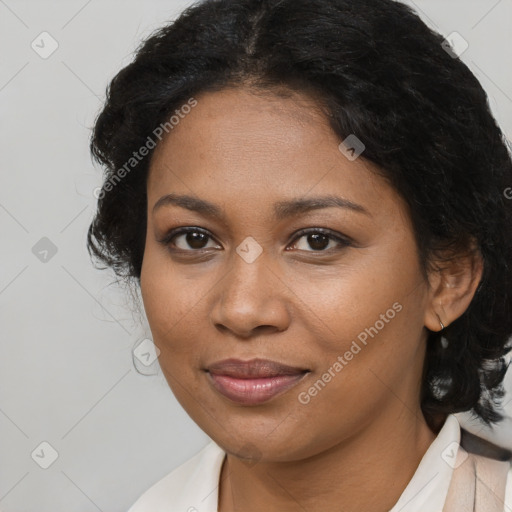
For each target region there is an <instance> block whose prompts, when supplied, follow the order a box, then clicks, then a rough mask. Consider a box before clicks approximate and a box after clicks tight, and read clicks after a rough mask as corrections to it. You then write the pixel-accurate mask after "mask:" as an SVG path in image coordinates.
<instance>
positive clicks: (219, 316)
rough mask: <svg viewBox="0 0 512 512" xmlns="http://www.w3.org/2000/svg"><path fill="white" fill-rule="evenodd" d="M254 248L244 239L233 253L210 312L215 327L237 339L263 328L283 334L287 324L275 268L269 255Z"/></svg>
mask: <svg viewBox="0 0 512 512" xmlns="http://www.w3.org/2000/svg"><path fill="white" fill-rule="evenodd" d="M249 238H250V237H249ZM256 244H257V243H256V242H255V240H254V239H253V240H248V239H245V240H244V241H243V242H242V243H241V244H240V245H239V246H238V247H237V248H236V252H235V251H233V253H232V255H231V259H230V262H229V264H230V269H229V272H228V273H227V275H226V276H225V277H224V279H222V280H221V281H220V282H219V285H218V286H220V290H219V294H218V296H217V298H216V301H215V304H214V307H213V310H212V320H213V322H214V323H215V324H217V325H223V326H224V327H226V328H228V329H230V330H232V331H233V332H235V333H237V334H239V335H248V334H249V333H250V332H251V331H252V330H253V329H255V328H257V327H259V326H263V325H265V326H274V327H276V328H277V329H278V330H283V329H284V328H285V326H286V324H287V322H288V320H289V314H288V310H287V303H286V302H287V301H286V294H285V293H284V291H283V288H282V284H281V283H280V280H279V278H278V277H277V275H276V274H277V271H276V270H274V269H273V267H274V268H275V265H273V262H272V261H271V256H270V255H269V253H268V252H265V251H263V248H262V247H261V246H259V244H257V245H258V246H257V245H256Z"/></svg>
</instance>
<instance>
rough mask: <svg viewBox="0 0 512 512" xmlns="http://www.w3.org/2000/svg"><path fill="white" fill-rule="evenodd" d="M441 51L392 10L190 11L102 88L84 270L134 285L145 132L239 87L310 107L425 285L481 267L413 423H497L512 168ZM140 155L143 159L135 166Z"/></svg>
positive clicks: (379, 0)
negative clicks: (397, 230) (352, 155)
mask: <svg viewBox="0 0 512 512" xmlns="http://www.w3.org/2000/svg"><path fill="white" fill-rule="evenodd" d="M443 41H444V38H443V37H442V36H441V35H439V34H437V33H436V32H434V31H432V30H430V29H429V28H428V27H427V26H426V25H425V24H424V23H423V22H422V21H421V19H420V18H419V17H418V16H417V15H416V14H415V13H414V11H413V10H412V9H410V8H409V7H407V6H405V5H403V4H401V3H399V2H396V1H393V0H360V1H358V2H353V1H352V0H236V1H233V0H206V1H202V2H198V3H196V4H194V5H192V6H191V7H189V8H187V9H186V10H185V11H183V13H182V14H181V15H180V16H179V17H178V18H177V19H176V20H175V21H174V22H172V23H169V24H168V25H166V26H164V27H163V28H161V29H159V30H158V31H156V32H155V33H154V34H153V35H151V36H150V37H149V38H148V39H147V40H146V41H144V42H143V43H142V44H141V46H140V47H139V49H138V50H137V52H136V55H135V58H134V60H133V62H132V63H130V64H129V65H128V66H126V67H125V68H124V69H122V70H121V71H120V72H119V73H118V74H117V75H116V76H115V77H114V78H113V79H112V81H111V83H110V85H109V86H108V88H107V99H106V103H105V105H104V107H103V110H102V111H101V112H100V114H99V116H98V118H97V120H96V123H95V126H94V128H93V133H92V138H91V151H92V154H93V156H94V158H95V159H96V161H98V162H99V163H101V164H102V165H103V166H104V169H105V177H104V183H103V187H102V190H101V192H100V195H99V201H98V210H97V212H96V216H95V218H94V219H93V222H92V223H91V225H90V227H89V231H88V237H87V247H88V250H89V253H90V255H91V256H93V257H94V259H95V260H97V261H99V262H101V263H103V264H106V265H107V266H109V267H111V268H112V269H113V270H114V271H115V273H116V274H117V276H118V277H122V278H123V280H132V282H135V283H137V282H138V284H139V285H140V272H141V264H142V259H143V255H144V243H145V236H146V221H147V219H146V207H147V204H146V203H147V199H146V178H147V174H148V169H149V166H150V161H151V155H152V154H153V151H152V148H153V147H154V146H155V144H156V143H157V142H158V141H155V139H156V138H157V137H156V135H157V134H159V133H160V132H158V127H159V126H161V125H162V124H163V123H166V122H167V125H169V122H168V120H169V116H170V115H172V113H173V112H176V113H179V112H180V110H177V109H180V107H182V106H183V105H186V104H187V102H190V99H191V98H193V95H198V94H200V93H204V92H207V91H218V90H221V89H223V88H226V87H238V86H242V85H249V86H250V87H252V88H253V90H255V91H262V92H264V93H265V92H274V93H276V94H283V91H287V90H296V91H301V92H303V93H308V94H311V95H313V96H314V98H315V99H316V102H317V104H318V105H319V106H321V108H322V109H323V111H324V112H325V115H326V118H327V119H328V120H329V123H330V125H331V126H332V129H333V130H334V131H335V132H336V134H337V135H339V137H340V138H341V139H342V140H343V139H344V138H346V137H347V136H348V135H350V134H356V135H357V137H358V138H359V139H361V140H362V141H363V142H364V144H365V146H366V149H365V152H364V155H363V157H364V158H366V159H367V160H368V161H371V162H373V163H374V164H376V165H377V166H378V169H379V170H378V171H376V172H379V173H381V174H382V176H384V177H385V178H386V179H387V180H388V181H389V183H391V185H392V186H393V187H394V188H395V189H396V190H397V192H398V193H399V194H400V195H401V196H402V197H403V198H404V200H405V201H406V202H407V204H408V207H409V209H410V215H411V219H412V222H413V226H414V231H415V237H416V242H417V246H418V253H419V255H420V260H421V264H422V269H423V271H424V275H425V276H427V271H431V270H433V269H434V266H433V262H434V261H439V258H440V257H441V256H443V257H444V258H449V257H450V254H452V256H453V255H457V254H460V253H461V251H467V250H476V251H480V254H481V255H482V258H483V262H484V270H483V276H482V280H481V282H480V284H479V287H478V290H477V292H476V294H475V297H474V298H473V300H472V302H471V304H470V306H469V308H468V309H467V310H466V311H465V313H464V314H463V315H462V316H460V317H459V318H458V319H456V320H455V321H454V322H453V323H452V324H451V325H449V326H448V327H447V328H445V329H444V330H443V331H442V336H443V337H444V338H445V339H446V340H447V341H448V346H447V348H443V343H442V342H444V340H442V337H441V333H438V332H430V331H429V339H428V344H427V353H426V358H425V366H424V373H423V387H422V397H421V407H422V411H423V414H424V415H425V418H426V420H427V422H428V423H429V425H430V426H431V427H432V426H433V425H435V422H434V418H436V417H438V416H439V415H444V414H450V413H456V412H462V411H471V413H472V414H473V415H474V416H476V417H480V418H481V419H482V420H483V421H484V422H485V423H486V424H487V425H490V424H491V423H497V422H499V421H500V420H502V419H503V416H502V415H501V414H500V413H499V411H498V406H499V404H500V402H501V399H502V398H503V395H504V389H503V385H502V381H503V378H504V375H505V372H506V370H507V363H506V358H505V356H506V354H507V353H508V352H509V350H510V346H509V345H508V344H507V340H508V339H509V337H510V336H511V334H512V314H511V312H512V295H511V293H512V268H511V265H510V262H511V261H512V200H510V199H507V197H506V196H507V194H506V191H507V190H510V188H509V187H511V186H512V162H511V156H510V153H509V150H508V147H507V144H506V140H505V137H504V136H503V133H502V131H501V130H500V128H499V127H498V126H497V123H496V121H495V119H494V118H493V116H492V114H491V112H490V108H489V105H488V101H487V96H486V94H485V92H484V90H483V89H482V87H481V85H480V84H479V82H478V80H477V79H476V78H475V76H474V75H473V74H472V73H471V71H470V70H469V69H468V68H467V66H466V65H465V64H463V63H462V62H461V61H460V60H459V59H458V58H456V56H455V55H454V54H453V52H452V53H450V52H448V51H447V49H446V47H445V45H442V43H443ZM160 131H162V130H160ZM166 131H168V126H167V128H166ZM158 138H159V139H160V137H158ZM150 141H151V142H152V144H151V145H150ZM143 147H146V148H150V149H149V151H147V153H148V154H147V156H146V157H145V158H137V159H136V160H134V155H138V150H139V149H141V148H143ZM140 153H141V154H143V153H145V152H143V151H142V149H141V151H140ZM127 162H131V163H130V166H131V168H130V169H127V165H126V164H127ZM123 169H124V172H122V171H123ZM436 258H437V259H436ZM99 268H105V267H99ZM435 268H436V269H438V268H439V267H435Z"/></svg>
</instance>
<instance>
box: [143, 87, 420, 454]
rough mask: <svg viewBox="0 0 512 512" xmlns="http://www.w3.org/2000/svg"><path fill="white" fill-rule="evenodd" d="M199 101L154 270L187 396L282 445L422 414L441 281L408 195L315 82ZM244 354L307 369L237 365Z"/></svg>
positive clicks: (179, 383) (163, 337)
mask: <svg viewBox="0 0 512 512" xmlns="http://www.w3.org/2000/svg"><path fill="white" fill-rule="evenodd" d="M196 99H197V102H198V103H197V105H196V106H195V107H194V108H192V109H191V111H190V113H188V114H187V115H184V116H183V118H182V119H181V120H180V121H179V123H178V124H177V125H176V126H175V127H174V128H173V129H172V131H171V132H170V133H169V135H168V136H167V138H165V139H163V141H162V142H161V143H160V145H159V146H158V147H157V148H156V150H155V153H154V155H153V159H152V162H151V168H150V174H149V177H148V184H147V194H148V224H147V238H146V246H145V253H144V261H143V266H142V273H141V290H142V296H143V300H144V306H145V310H146V313H147V316H148V320H149V324H150V327H151V331H152V334H153V339H154V343H155V345H156V346H157V347H158V348H159V349H160V352H161V353H160V357H159V362H160V366H161V368H162V371H163V372H164V374H165V377H166V379H167V381H168V383H169V385H170V387H171V388H172V390H173V392H174V394H175V396H176V397H177V399H178V400H179V402H180V403H181V405H182V406H183V407H184V408H185V410H186V411H187V412H188V414H189V415H190V416H191V417H192V419H193V420H194V421H195V422H196V423H197V424H198V425H199V426H200V427H201V428H202V429H203V430H204V431H205V432H206V433H207V434H208V435H209V436H210V437H211V438H212V439H214V440H215V441H216V442H217V443H218V444H219V445H220V446H222V447H223V448H224V449H225V450H226V451H228V452H230V453H234V454H238V455H240V456H247V457H251V456H252V457H259V458H261V459H262V460H275V461H286V460H298V459H300V458H303V457H307V456H312V455H315V454H317V453H320V452H321V451H323V450H327V449H329V448H330V447H332V446H334V445H335V444H338V443H340V442H343V441H345V440H348V439H349V438H350V437H352V436H355V435H357V433H358V432H359V431H361V430H362V429H365V428H369V427H370V426H371V425H372V424H375V425H376V426H377V425H378V424H380V426H381V427H382V426H383V425H387V427H389V426H390V425H392V424H393V422H394V421H396V420H397V419H398V418H401V417H403V416H404V415H410V414H415V415H416V416H418V417H419V416H421V412H420V408H419V396H420V386H421V373H422V365H423V360H424V355H425V342H426V338H427V331H426V329H425V316H426V311H427V309H428V306H429V288H428V286H427V283H426V282H425V281H424V279H423V277H422V273H421V269H420V265H419V260H418V255H417V250H416V244H415V240H414V235H413V230H412V225H411V222H410V218H409V215H408V211H407V208H406V207H405V203H404V201H403V200H402V199H401V198H400V197H399V195H398V194H397V193H396V192H395V191H394V190H393V189H392V188H391V187H390V186H389V185H388V184H387V183H386V182H385V181H384V179H382V178H381V177H379V176H377V175H376V174H374V173H373V172H372V171H371V164H369V163H368V162H366V161H364V160H363V159H362V158H356V159H355V160H352V159H349V158H347V156H346V154H348V155H349V156H351V158H353V157H352V155H351V153H350V152H348V153H345V154H344V153H342V151H340V149H339V147H338V146H339V144H340V142H341V140H339V139H338V137H337V136H336V135H335V134H334V132H332V131H331V130H330V128H329V125H328V122H327V120H326V119H325V118H324V117H322V116H321V115H320V114H319V113H318V112H317V110H315V108H314V104H313V102H312V100H310V99H308V98H307V97H306V96H302V95H297V94H294V95H292V96H291V97H290V98H286V99H283V98H278V97H271V96H265V97H264V96H261V95H260V96H257V95H254V94H251V93H250V92H249V90H247V89H242V88H239V89H229V90H224V91H222V92H215V93H206V94H203V95H201V96H198V97H197V98H196ZM354 156H355V155H354ZM363 157H364V153H363ZM168 194H172V195H173V197H174V199H172V198H167V200H162V201H160V199H161V198H162V197H164V196H166V195H168ZM182 196H187V197H188V200H187V201H185V200H184V199H183V198H182ZM180 198H182V199H180ZM326 198H331V202H330V203H327V205H325V204H324V205H322V204H321V203H322V202H324V201H325V202H326ZM335 198H338V199H335ZM205 202H207V203H209V204H210V205H209V207H208V208H207V207H205V205H204V203H205ZM157 203H159V205H157ZM155 205H156V208H155ZM201 205H202V206H201ZM294 205H295V206H294ZM178 228H191V229H190V231H191V232H190V233H189V234H188V235H187V234H186V233H185V234H183V233H180V234H177V235H176V236H174V237H169V236H168V235H169V234H170V233H171V231H175V230H177V229H178ZM303 230H306V232H305V233H303V232H302V231H303ZM163 240H165V241H163ZM228 358H235V359H239V360H242V361H249V360H252V359H255V358H259V359H268V360H272V361H275V362H277V363H280V364H284V365H288V366H291V367H294V368H296V370H295V372H296V373H294V374H293V375H287V376H286V375H283V373H284V372H282V371H281V372H279V371H277V372H276V373H281V376H280V377H279V376H278V377H275V376H274V377H272V378H271V377H268V375H275V373H272V372H270V373H268V374H266V375H267V377H265V378H263V377H262V376H261V374H258V375H257V376H256V377H257V378H251V379H248V378H247V377H248V375H245V378H243V377H242V376H241V375H238V376H236V375H235V376H233V375H234V374H232V375H231V377H230V376H229V375H226V374H229V371H228V370H226V367H224V370H222V369H220V370H219V372H220V373H221V374H222V373H224V376H221V375H220V374H219V373H218V372H217V373H216V372H215V371H214V369H213V366H212V365H213V363H217V362H219V361H222V360H226V359H228ZM209 368H210V369H211V371H208V369H209ZM229 368H230V369H231V370H233V369H234V366H229ZM239 370H240V369H239ZM303 370H305V371H303ZM267 371H268V368H267ZM215 374H216V376H215V377H213V375H215ZM251 376H253V377H254V375H253V374H251ZM221 389H223V390H224V391H223V392H221V391H220V390H221ZM226 390H227V391H226Z"/></svg>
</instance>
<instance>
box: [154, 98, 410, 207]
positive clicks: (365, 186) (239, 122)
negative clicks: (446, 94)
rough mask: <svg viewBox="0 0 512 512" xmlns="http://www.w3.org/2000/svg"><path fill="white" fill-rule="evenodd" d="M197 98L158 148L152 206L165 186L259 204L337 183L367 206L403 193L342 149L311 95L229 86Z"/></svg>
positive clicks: (336, 187)
mask: <svg viewBox="0 0 512 512" xmlns="http://www.w3.org/2000/svg"><path fill="white" fill-rule="evenodd" d="M196 100H197V105H196V106H195V107H194V108H193V109H191V110H190V112H189V113H188V114H186V115H183V116H182V118H181V119H180V121H179V123H178V124H177V125H175V126H174V128H173V129H172V130H171V131H170V132H169V134H168V135H167V136H166V137H165V138H164V139H163V140H162V142H161V143H160V144H159V145H158V146H157V148H156V149H155V153H154V155H153V158H152V161H151V168H150V174H149V178H148V200H149V203H150V204H149V206H150V207H151V206H152V204H154V203H155V202H156V201H157V200H158V198H159V197H160V196H161V195H162V194H164V193H169V192H182V193H187V194H189V195H190V194H192V195H196V196H201V197H209V198H212V199H214V198H215V196H217V197H220V198H221V199H226V200H227V198H232V199H240V196H241V195H244V196H245V198H249V196H250V197H251V198H254V199H255V200H257V201H259V202H260V204H262V203H264V202H268V201H269V200H270V199H272V200H277V199H278V198H283V197H297V196H299V197H302V196H307V195H308V194H310V193H315V194H316V193H322V194H325V193H327V192H329V193H332V192H334V191H337V192H340V193H342V194H344V195H345V196H350V197H348V198H349V199H351V200H353V201H354V202H360V203H364V204H369V206H370V207H371V205H372V204H373V206H376V205H380V206H381V207H386V204H387V202H389V201H391V202H393V201H394V202H399V201H400V199H399V198H398V196H397V194H396V193H395V192H394V190H392V189H391V188H390V186H389V185H388V184H387V182H385V180H384V179H383V178H382V177H380V176H378V175H376V174H375V172H374V168H372V165H371V164H370V163H369V162H367V161H365V160H364V159H362V158H358V159H357V160H355V161H350V160H348V159H347V158H346V157H345V155H344V154H342V153H341V151H340V150H339V148H338V146H339V144H340V142H341V139H340V138H339V137H338V136H337V134H336V133H335V132H334V131H333V130H332V129H331V127H330V125H329V123H328V120H327V118H326V116H325V115H324V114H322V112H321V110H320V107H319V105H318V104H317V103H316V102H315V101H314V99H313V98H312V97H311V96H309V95H305V94H301V93H298V92H292V91H290V92H289V94H287V95H282V94H280V95H275V94H271V93H269V92H266V93H264V94H263V93H260V92H258V93H256V92H255V91H253V90H249V89H247V88H230V89H226V90H222V91H218V92H208V93H204V94H201V95H198V96H197V97H196ZM221 202H223V201H221ZM151 203H152V204H151Z"/></svg>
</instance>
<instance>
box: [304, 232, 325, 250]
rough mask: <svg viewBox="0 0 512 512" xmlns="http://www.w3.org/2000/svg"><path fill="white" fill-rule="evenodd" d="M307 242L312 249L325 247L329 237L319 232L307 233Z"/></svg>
mask: <svg viewBox="0 0 512 512" xmlns="http://www.w3.org/2000/svg"><path fill="white" fill-rule="evenodd" d="M308 243H309V245H310V247H311V248H313V249H320V250H321V249H325V248H326V247H327V246H328V245H329V237H328V236H327V235H323V234H321V233H316V234H311V235H308Z"/></svg>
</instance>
